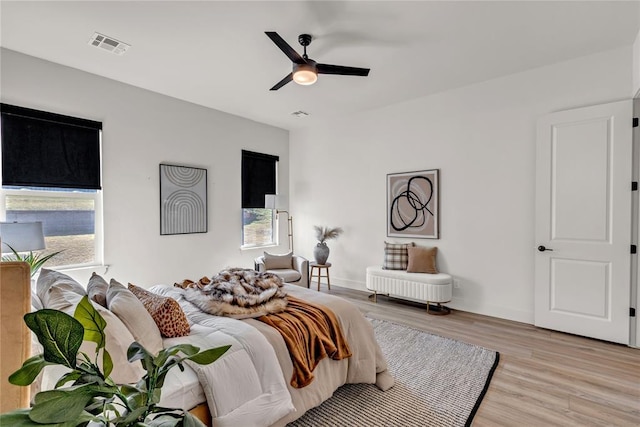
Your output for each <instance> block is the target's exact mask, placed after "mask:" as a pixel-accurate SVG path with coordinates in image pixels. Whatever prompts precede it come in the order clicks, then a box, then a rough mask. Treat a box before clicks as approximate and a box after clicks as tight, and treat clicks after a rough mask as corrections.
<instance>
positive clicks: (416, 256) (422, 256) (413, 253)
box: [407, 246, 438, 274]
mask: <svg viewBox="0 0 640 427" xmlns="http://www.w3.org/2000/svg"><path fill="white" fill-rule="evenodd" d="M407 251H408V253H409V264H408V265H407V273H429V274H438V269H437V268H436V255H437V254H438V248H437V247H433V248H424V247H420V246H416V247H412V248H408V249H407Z"/></svg>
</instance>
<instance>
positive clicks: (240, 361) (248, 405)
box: [150, 284, 393, 426]
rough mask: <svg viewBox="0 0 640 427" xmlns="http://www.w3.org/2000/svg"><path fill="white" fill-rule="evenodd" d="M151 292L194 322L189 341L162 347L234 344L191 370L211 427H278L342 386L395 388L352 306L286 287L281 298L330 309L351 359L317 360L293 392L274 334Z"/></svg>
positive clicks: (163, 290)
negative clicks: (199, 386)
mask: <svg viewBox="0 0 640 427" xmlns="http://www.w3.org/2000/svg"><path fill="white" fill-rule="evenodd" d="M150 290H151V291H152V292H155V293H158V294H162V295H166V296H171V297H172V298H174V299H176V301H178V302H179V303H180V305H181V306H182V308H183V310H184V311H185V313H186V314H187V317H188V318H189V322H190V323H192V333H191V335H190V336H189V337H182V338H174V339H165V345H172V344H177V343H182V342H189V343H191V344H194V345H197V346H200V347H202V348H208V347H211V346H219V345H223V344H229V343H231V344H234V346H233V347H232V349H230V350H229V352H227V354H225V355H224V356H223V357H222V358H221V359H218V360H217V361H216V362H214V363H213V364H212V365H208V366H207V367H197V366H196V367H194V366H193V365H190V366H191V367H192V368H194V369H195V370H196V371H197V372H198V378H199V379H200V382H201V384H202V386H203V389H204V393H205V395H206V396H207V403H208V404H209V408H210V410H211V412H212V416H213V417H214V420H215V421H214V422H215V425H216V426H231V425H233V426H272V425H273V426H284V425H286V423H288V422H290V421H293V420H295V419H296V418H298V417H300V416H301V415H302V414H303V413H304V412H305V411H306V410H308V409H310V408H312V407H314V406H317V405H319V404H320V403H322V402H323V401H324V400H326V399H328V398H329V397H331V396H332V395H333V392H334V391H335V390H336V389H337V388H338V387H340V386H341V385H343V384H345V383H375V384H376V385H378V387H380V388H381V389H383V390H386V389H387V388H389V387H391V386H392V385H393V378H391V376H390V375H389V374H388V372H387V371H386V369H387V364H386V361H385V359H384V357H383V355H382V352H381V351H380V347H379V346H378V344H377V342H376V341H375V338H374V335H373V328H372V327H371V324H370V323H369V321H367V320H366V319H365V318H364V317H363V316H362V314H361V313H360V311H359V310H358V309H357V307H355V306H354V305H353V304H351V303H349V302H348V301H346V300H343V299H341V298H338V297H335V296H332V295H328V294H324V293H319V292H315V291H312V290H309V289H306V288H301V287H299V286H295V285H288V284H285V291H286V292H287V293H290V294H292V295H294V296H296V297H298V298H302V299H304V300H307V301H310V302H315V303H319V304H323V305H325V306H328V307H329V308H330V309H331V310H332V311H333V312H334V313H335V314H336V316H337V317H338V319H339V321H340V324H341V327H342V330H343V333H344V335H345V337H346V339H347V342H348V343H349V346H350V348H351V351H352V353H353V355H352V357H350V358H347V359H343V360H332V359H330V358H325V359H323V360H322V361H321V362H320V364H319V365H318V366H317V367H316V369H315V370H314V375H315V379H314V381H313V382H312V383H311V384H310V385H308V386H306V387H304V388H301V389H297V388H293V387H291V386H290V385H289V380H290V378H291V375H292V372H293V365H292V362H291V359H290V357H289V353H288V350H287V348H286V345H285V343H284V340H283V339H282V337H281V336H280V333H279V332H278V331H276V330H275V329H273V328H271V327H270V326H268V325H266V324H264V323H263V322H260V321H258V320H255V319H246V320H243V321H240V320H235V319H230V318H226V317H217V316H212V315H209V314H206V313H203V312H201V311H200V310H199V309H198V308H197V307H196V306H194V305H193V304H191V303H190V302H188V301H187V300H186V299H185V298H184V297H183V296H182V289H180V288H175V287H170V286H154V287H152V288H151V289H150Z"/></svg>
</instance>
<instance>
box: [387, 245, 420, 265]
mask: <svg viewBox="0 0 640 427" xmlns="http://www.w3.org/2000/svg"><path fill="white" fill-rule="evenodd" d="M415 245H416V244H415V243H413V242H411V243H388V242H384V262H383V263H382V268H383V269H385V270H406V269H407V265H408V264H409V251H408V249H407V248H408V247H409V246H411V247H414V246H415Z"/></svg>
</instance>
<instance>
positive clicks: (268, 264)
mask: <svg viewBox="0 0 640 427" xmlns="http://www.w3.org/2000/svg"><path fill="white" fill-rule="evenodd" d="M280 268H288V269H292V268H293V252H289V253H288V254H284V255H274V254H270V253H268V252H265V253H264V269H265V270H278V269H280Z"/></svg>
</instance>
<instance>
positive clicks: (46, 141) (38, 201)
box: [0, 104, 102, 267]
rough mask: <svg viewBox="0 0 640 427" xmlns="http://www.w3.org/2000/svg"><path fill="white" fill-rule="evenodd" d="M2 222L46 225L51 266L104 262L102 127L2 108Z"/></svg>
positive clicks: (39, 112)
mask: <svg viewBox="0 0 640 427" xmlns="http://www.w3.org/2000/svg"><path fill="white" fill-rule="evenodd" d="M0 107H1V122H0V123H1V126H2V129H1V138H2V139H1V140H0V145H1V147H2V149H1V153H2V162H1V165H2V187H1V189H0V218H2V219H3V220H4V221H8V222H12V221H17V222H33V221H41V222H42V225H43V231H44V234H45V243H46V247H47V249H46V250H45V253H51V252H54V251H62V252H61V253H60V254H58V255H56V256H55V257H53V258H52V259H50V260H49V261H48V262H47V263H46V266H49V267H60V266H80V265H90V264H96V263H101V262H102V234H101V230H102V227H101V224H102V193H101V191H100V189H101V183H100V138H101V135H100V133H101V128H102V124H101V123H99V122H93V121H89V120H84V119H77V118H74V117H68V116H61V115H58V114H52V113H47V112H43V111H37V110H31V109H26V108H21V107H15V106H11V105H6V104H0Z"/></svg>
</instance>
